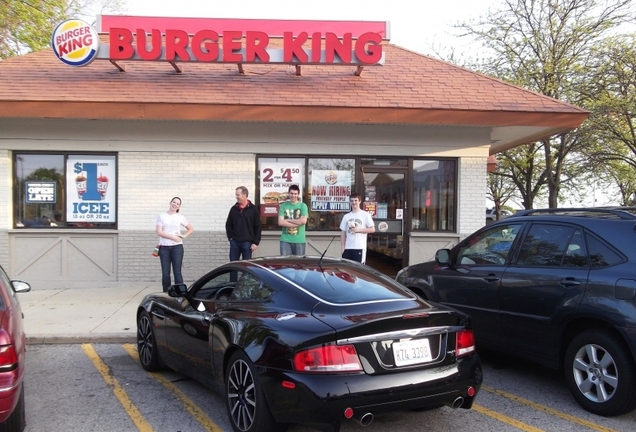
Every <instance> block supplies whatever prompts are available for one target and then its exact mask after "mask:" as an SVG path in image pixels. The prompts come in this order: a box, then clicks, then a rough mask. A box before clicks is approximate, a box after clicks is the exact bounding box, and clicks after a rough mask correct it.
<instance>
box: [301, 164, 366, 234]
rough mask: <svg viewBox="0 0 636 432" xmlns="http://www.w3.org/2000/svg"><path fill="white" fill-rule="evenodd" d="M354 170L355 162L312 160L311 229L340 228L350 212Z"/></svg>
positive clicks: (309, 222)
mask: <svg viewBox="0 0 636 432" xmlns="http://www.w3.org/2000/svg"><path fill="white" fill-rule="evenodd" d="M355 167H356V161H355V159H334V158H310V159H309V181H308V184H309V187H308V193H307V205H308V206H309V218H308V219H307V228H308V229H311V230H339V229H340V221H341V220H342V217H343V216H344V215H345V214H346V213H348V212H350V211H351V204H350V202H349V197H350V196H351V194H352V193H353V192H355V190H356V189H355V186H356V185H355Z"/></svg>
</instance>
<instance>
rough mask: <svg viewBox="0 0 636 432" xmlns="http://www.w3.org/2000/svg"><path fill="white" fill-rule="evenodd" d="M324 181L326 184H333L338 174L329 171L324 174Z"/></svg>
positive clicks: (336, 181)
mask: <svg viewBox="0 0 636 432" xmlns="http://www.w3.org/2000/svg"><path fill="white" fill-rule="evenodd" d="M325 181H326V182H327V184H328V185H334V184H336V183H338V174H336V173H335V172H333V171H329V172H328V173H327V174H325Z"/></svg>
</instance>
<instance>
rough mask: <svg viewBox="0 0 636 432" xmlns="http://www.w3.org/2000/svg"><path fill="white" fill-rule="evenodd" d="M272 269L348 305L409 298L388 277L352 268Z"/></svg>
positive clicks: (318, 294) (319, 294)
mask: <svg viewBox="0 0 636 432" xmlns="http://www.w3.org/2000/svg"><path fill="white" fill-rule="evenodd" d="M272 270H274V271H275V272H276V273H278V274H280V275H281V276H283V277H285V278H286V279H289V280H290V281H292V282H294V283H296V284H297V285H299V286H300V287H302V288H304V289H305V290H307V291H308V292H310V293H311V294H313V295H314V296H316V297H318V298H320V299H321V300H323V301H325V302H329V303H335V304H350V303H361V302H369V301H378V300H406V299H412V298H413V297H412V296H411V295H410V294H409V293H408V292H406V291H404V290H403V289H401V288H400V286H399V285H398V284H397V283H395V282H393V281H391V280H390V279H388V278H386V279H383V278H381V277H379V276H376V275H374V274H371V273H367V272H364V271H360V270H358V269H356V268H352V267H346V268H339V267H324V266H323V268H322V269H320V268H319V267H313V268H312V267H305V268H301V269H299V268H292V267H285V268H272Z"/></svg>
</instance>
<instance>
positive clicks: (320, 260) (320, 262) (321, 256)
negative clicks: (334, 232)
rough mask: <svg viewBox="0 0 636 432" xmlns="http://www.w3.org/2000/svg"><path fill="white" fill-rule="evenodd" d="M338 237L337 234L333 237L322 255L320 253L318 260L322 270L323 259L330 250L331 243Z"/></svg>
mask: <svg viewBox="0 0 636 432" xmlns="http://www.w3.org/2000/svg"><path fill="white" fill-rule="evenodd" d="M335 239H336V236H333V237H331V241H330V242H329V244H328V245H327V248H326V249H325V251H324V252H323V253H322V255H320V259H319V260H318V267H320V270H321V271H322V259H323V258H324V256H325V254H326V253H327V251H328V250H329V247H330V246H331V243H333V241H334V240H335Z"/></svg>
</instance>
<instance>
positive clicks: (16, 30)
mask: <svg viewBox="0 0 636 432" xmlns="http://www.w3.org/2000/svg"><path fill="white" fill-rule="evenodd" d="M124 2H125V0H2V1H0V59H3V58H8V57H13V56H17V55H22V54H25V53H27V52H30V51H37V50H40V49H43V48H46V47H48V46H49V45H50V43H51V34H53V30H54V29H55V27H56V26H57V25H58V24H59V23H60V22H62V21H64V20H65V19H69V18H83V19H87V21H88V22H89V23H92V22H93V21H94V17H95V15H96V14H97V13H107V12H119V11H121V10H122V9H123V4H124Z"/></svg>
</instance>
